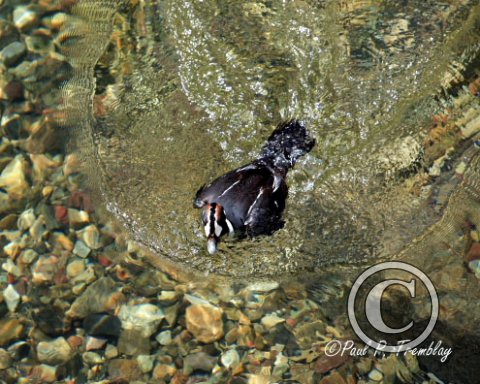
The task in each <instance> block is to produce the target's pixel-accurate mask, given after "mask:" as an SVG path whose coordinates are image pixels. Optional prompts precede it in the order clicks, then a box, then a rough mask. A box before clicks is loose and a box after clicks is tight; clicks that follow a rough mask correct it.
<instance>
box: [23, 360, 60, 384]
mask: <svg viewBox="0 0 480 384" xmlns="http://www.w3.org/2000/svg"><path fill="white" fill-rule="evenodd" d="M28 378H29V382H31V383H54V382H56V381H57V367H52V366H51V365H47V364H39V365H36V366H34V367H33V369H32V371H31V372H30V375H29V377H28Z"/></svg>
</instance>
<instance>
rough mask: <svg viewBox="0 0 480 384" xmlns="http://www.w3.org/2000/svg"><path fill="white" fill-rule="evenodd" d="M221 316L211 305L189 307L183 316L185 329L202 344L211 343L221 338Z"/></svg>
mask: <svg viewBox="0 0 480 384" xmlns="http://www.w3.org/2000/svg"><path fill="white" fill-rule="evenodd" d="M222 315H223V311H222V310H221V309H220V308H218V307H214V306H213V305H202V304H196V305H190V306H189V307H187V309H186V315H185V316H186V322H187V329H188V330H189V331H190V333H192V335H194V336H195V337H196V338H197V339H198V340H199V341H201V342H202V343H207V344H208V343H213V342H214V341H217V340H220V338H221V337H222V336H223V321H222Z"/></svg>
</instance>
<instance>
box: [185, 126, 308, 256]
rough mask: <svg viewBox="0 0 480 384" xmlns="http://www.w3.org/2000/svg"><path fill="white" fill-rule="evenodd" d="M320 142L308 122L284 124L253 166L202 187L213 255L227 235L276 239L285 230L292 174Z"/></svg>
mask: <svg viewBox="0 0 480 384" xmlns="http://www.w3.org/2000/svg"><path fill="white" fill-rule="evenodd" d="M314 146H315V139H314V138H313V137H312V136H310V134H309V132H308V131H307V129H306V127H305V125H304V123H303V122H301V121H299V120H295V119H292V120H289V121H284V122H282V123H280V124H278V126H277V127H276V128H275V129H274V130H273V132H272V133H271V135H270V136H269V137H268V139H267V141H266V143H265V145H264V146H263V147H262V149H261V151H260V154H259V156H258V157H257V158H256V159H255V160H253V161H252V162H250V163H248V164H245V165H243V166H241V167H239V168H237V169H234V170H232V171H229V172H227V173H225V174H224V175H221V176H219V177H217V178H216V179H214V180H213V181H211V182H210V183H208V184H205V185H203V186H202V187H200V188H199V189H198V191H197V193H196V195H195V198H194V201H193V205H194V207H195V208H200V209H202V211H201V218H202V222H203V227H204V230H205V235H206V237H207V250H208V252H209V253H210V254H211V255H213V254H215V253H216V252H217V250H218V244H219V242H220V239H221V238H222V237H223V236H225V235H235V234H237V236H238V237H239V238H243V237H250V238H253V237H256V236H260V235H272V234H273V233H274V232H276V231H277V230H279V229H281V228H283V227H284V224H285V222H284V220H283V218H282V214H283V211H284V210H285V205H286V200H287V197H288V186H287V181H286V177H287V173H288V171H289V170H290V169H291V168H293V167H294V165H295V163H296V162H297V160H298V159H299V158H300V157H301V156H303V155H305V154H306V153H308V152H310V151H311V150H312V148H313V147H314Z"/></svg>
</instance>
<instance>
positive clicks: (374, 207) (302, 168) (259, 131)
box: [66, 1, 479, 276]
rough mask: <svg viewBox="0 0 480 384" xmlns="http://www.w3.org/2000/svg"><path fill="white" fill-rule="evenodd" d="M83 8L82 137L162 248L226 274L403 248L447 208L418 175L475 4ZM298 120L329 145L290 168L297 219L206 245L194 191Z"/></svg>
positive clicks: (105, 188)
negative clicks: (411, 183)
mask: <svg viewBox="0 0 480 384" xmlns="http://www.w3.org/2000/svg"><path fill="white" fill-rule="evenodd" d="M115 6H117V9H118V10H119V11H120V13H119V14H116V16H114V12H113V10H115ZM102 7H103V8H102ZM101 9H103V11H102V12H100V11H99V10H101ZM77 13H78V14H79V16H80V17H82V16H85V15H88V18H86V19H88V22H87V20H83V21H78V22H77V23H76V25H73V27H72V28H71V30H74V31H75V30H77V31H81V32H80V34H85V31H89V32H88V33H89V34H90V35H88V36H85V35H84V36H83V44H85V46H88V51H85V50H82V49H78V44H79V42H78V41H76V42H75V43H76V44H77V45H76V48H75V50H74V52H71V51H69V52H70V54H71V55H72V56H74V61H75V60H77V61H78V62H79V64H78V66H79V67H80V70H79V76H77V77H76V78H74V80H72V82H71V83H70V84H69V85H67V87H66V90H67V93H68V91H70V97H67V98H66V99H67V100H69V101H70V103H78V104H79V106H77V107H76V108H75V107H70V109H69V111H70V112H69V115H70V117H71V118H72V119H75V121H77V122H78V119H80V121H82V122H84V123H82V126H81V127H80V128H79V129H80V131H79V132H78V136H79V137H80V138H81V139H80V140H79V143H80V144H78V148H79V149H80V151H81V153H82V154H83V155H84V156H85V158H86V159H88V160H89V166H90V168H91V178H90V183H91V184H93V185H94V186H95V187H94V189H95V190H97V191H98V192H99V194H100V195H102V197H103V200H104V201H105V203H106V205H107V207H108V209H109V211H110V212H112V213H113V214H114V215H115V216H116V217H119V218H121V220H122V221H123V222H124V223H125V225H126V226H127V227H129V228H130V230H131V231H132V232H133V233H134V234H135V237H136V238H137V239H138V240H140V241H141V242H142V243H144V244H146V245H147V246H148V247H150V248H152V249H154V250H155V251H156V252H157V253H160V254H162V255H165V256H167V257H168V258H169V259H171V260H173V261H174V262H178V263H180V264H183V265H185V266H188V267H191V268H193V269H194V270H201V271H206V272H214V273H217V274H222V275H236V276H260V275H270V274H277V273H278V272H282V273H284V272H287V273H291V272H299V271H304V270H307V271H315V270H319V269H320V270H321V269H323V268H324V266H325V265H327V264H331V263H338V262H342V263H362V262H367V261H370V260H380V259H385V258H391V257H392V256H393V255H395V254H397V253H398V252H399V251H401V249H402V248H403V247H404V246H405V245H406V244H408V243H410V242H411V240H412V239H413V238H415V237H417V236H418V235H419V234H420V233H422V232H423V231H424V230H425V229H426V228H428V227H429V226H431V225H432V224H433V223H435V222H436V221H437V220H439V218H440V217H441V215H442V212H443V210H442V204H441V203H439V205H440V206H435V204H431V201H432V198H431V196H429V193H428V191H427V192H425V188H423V192H422V193H420V195H419V196H418V195H415V194H414V193H412V191H411V190H409V188H408V186H406V184H407V182H406V179H410V180H412V177H410V176H411V174H415V173H420V172H421V171H420V169H421V168H422V167H429V166H430V165H431V161H432V159H428V158H426V156H425V151H426V149H425V146H424V140H425V137H426V135H427V131H428V129H429V128H430V127H431V121H432V116H434V115H435V113H439V112H442V111H443V109H444V105H442V102H443V103H444V104H445V103H448V99H447V100H445V99H444V98H443V96H442V89H448V87H449V86H450V85H451V83H455V76H460V77H461V72H462V70H463V69H464V68H465V66H468V65H469V63H470V62H472V61H473V60H474V59H475V58H476V54H477V50H478V35H477V34H476V30H475V26H476V25H478V24H476V23H478V13H479V9H478V7H477V6H476V2H468V1H466V2H463V3H462V4H455V5H453V4H448V3H444V4H441V3H438V2H416V3H409V4H401V5H400V4H396V3H395V2H385V3H379V2H374V1H371V2H370V1H364V2H333V1H331V2H312V3H310V2H302V1H291V2H287V1H285V2H280V1H279V2H250V3H245V4H240V3H237V2H222V3H221V4H220V3H218V4H217V3H216V2H199V3H195V4H193V3H190V2H169V1H165V2H140V3H139V4H138V5H137V6H133V5H132V4H126V5H124V7H123V8H122V7H119V6H118V4H117V3H109V2H96V1H91V2H85V3H82V5H80V6H79V7H77ZM112 22H113V26H112ZM79 25H82V26H83V27H82V28H83V30H82V28H80V27H78V26H79ZM112 29H113V36H114V38H113V40H111V41H109V37H110V34H109V32H110V30H112ZM74 34H75V33H74ZM93 36H95V39H97V40H98V41H99V42H98V43H96V44H95V45H92V44H91V43H90V40H89V38H90V37H93ZM99 38H100V39H99ZM102 38H103V39H102ZM66 40H67V41H68V39H66ZM80 44H82V43H80ZM105 49H106V50H105ZM104 50H105V51H104ZM78 52H81V54H80V55H78V54H77V53H78ZM77 56H78V57H77ZM98 59H99V61H98V63H97V64H96V66H95V67H94V64H95V62H96V61H97V60H98ZM86 66H90V69H88V72H89V74H90V75H93V77H91V78H90V79H88V78H87V77H86V76H85V73H86V72H85V71H84V70H83V69H84V67H86ZM93 68H95V72H92V71H93ZM452 77H453V80H450V79H452ZM93 78H95V83H94V82H93ZM87 79H88V80H89V81H90V82H91V83H90V84H87V86H85V81H86V80H87ZM76 81H77V82H78V81H81V82H83V83H84V84H82V87H84V86H85V88H82V92H85V95H82V96H84V97H79V96H78V94H77V93H78V90H77V88H75V87H76V84H77V83H76ZM442 86H444V88H442ZM94 87H95V94H96V96H95V97H94V100H93V109H94V114H93V116H89V117H86V114H85V113H82V112H83V111H85V104H87V105H88V103H90V102H91V98H90V95H91V93H92V92H93V90H94ZM72 95H75V96H72ZM439 98H441V99H442V102H439V101H438V99H439ZM73 99H75V101H73ZM84 103H85V104H84ZM75 111H77V112H79V114H80V116H78V115H77V113H76V112H75ZM291 117H295V118H299V119H302V120H303V121H305V123H306V124H307V125H308V127H309V129H310V131H311V132H312V134H313V135H314V136H315V137H316V139H317V143H318V144H317V146H316V147H315V149H314V150H313V151H312V153H311V154H309V155H308V156H306V157H305V158H304V159H303V160H302V161H300V163H299V164H298V165H297V167H296V169H295V170H294V171H293V172H291V174H289V185H290V198H289V201H288V205H287V211H286V214H285V219H286V226H285V228H284V229H283V230H281V231H279V232H277V233H276V234H275V235H274V236H272V237H263V238H259V239H255V240H253V241H243V242H226V243H224V244H223V246H222V252H220V253H219V254H218V255H217V256H215V257H211V256H208V255H207V254H206V251H205V239H204V235H203V233H202V232H203V231H202V228H201V225H200V220H199V212H198V211H196V210H194V209H192V198H193V196H194V194H195V192H196V190H197V189H198V188H199V187H200V186H201V185H203V184H204V183H205V182H207V181H210V180H212V179H213V178H214V177H216V176H218V175H220V174H222V173H224V172H226V171H228V170H230V169H232V168H235V167H238V166H240V165H242V164H244V163H247V162H249V161H251V160H252V159H254V158H255V156H256V155H257V153H258V151H259V149H260V147H261V146H262V144H263V142H264V141H265V139H266V137H267V136H268V135H269V133H270V131H271V130H272V129H273V127H274V126H275V125H276V124H277V123H278V122H280V121H282V120H285V119H287V118H291ZM405 175H406V176H405ZM422 187H423V186H422Z"/></svg>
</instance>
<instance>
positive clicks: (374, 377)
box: [368, 369, 383, 381]
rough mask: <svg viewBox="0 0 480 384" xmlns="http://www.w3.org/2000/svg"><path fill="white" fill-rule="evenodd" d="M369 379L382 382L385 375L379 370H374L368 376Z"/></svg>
mask: <svg viewBox="0 0 480 384" xmlns="http://www.w3.org/2000/svg"><path fill="white" fill-rule="evenodd" d="M368 377H369V378H370V379H372V380H373V381H382V379H383V373H382V372H380V371H379V370H378V369H372V370H371V371H370V373H369V374H368Z"/></svg>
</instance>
